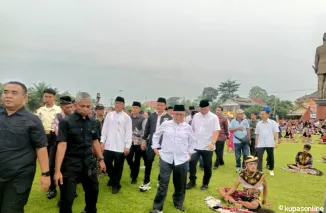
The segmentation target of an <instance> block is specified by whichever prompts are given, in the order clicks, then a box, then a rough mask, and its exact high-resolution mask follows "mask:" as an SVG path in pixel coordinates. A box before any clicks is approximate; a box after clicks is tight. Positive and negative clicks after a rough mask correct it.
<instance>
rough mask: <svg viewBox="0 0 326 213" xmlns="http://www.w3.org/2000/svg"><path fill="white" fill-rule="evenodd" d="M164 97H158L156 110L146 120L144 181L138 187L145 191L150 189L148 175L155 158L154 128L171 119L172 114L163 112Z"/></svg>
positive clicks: (164, 106)
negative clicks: (153, 147)
mask: <svg viewBox="0 0 326 213" xmlns="http://www.w3.org/2000/svg"><path fill="white" fill-rule="evenodd" d="M165 108H166V99H165V98H158V100H157V104H156V112H155V113H153V114H151V115H150V116H149V117H148V119H147V122H146V127H145V132H144V137H143V140H145V141H146V140H147V139H148V140H147V145H146V146H147V151H146V155H145V178H144V183H143V184H142V185H141V186H140V187H139V189H140V191H142V192H145V191H147V190H149V189H151V186H150V185H151V183H150V176H151V172H152V166H153V161H154V158H155V152H154V150H153V149H152V147H151V146H152V144H153V142H152V139H153V135H154V133H155V132H156V129H157V128H158V127H159V126H161V124H162V123H163V122H164V121H167V120H172V116H171V115H169V114H167V113H166V112H165Z"/></svg>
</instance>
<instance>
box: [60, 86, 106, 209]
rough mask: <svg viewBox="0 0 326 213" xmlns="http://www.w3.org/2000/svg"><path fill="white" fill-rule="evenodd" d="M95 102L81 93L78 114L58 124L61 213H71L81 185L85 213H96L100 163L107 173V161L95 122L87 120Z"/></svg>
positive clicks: (86, 94) (77, 102) (77, 104)
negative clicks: (79, 184)
mask: <svg viewBox="0 0 326 213" xmlns="http://www.w3.org/2000/svg"><path fill="white" fill-rule="evenodd" d="M91 107H92V99H91V97H90V95H89V94H88V93H85V92H80V93H78V95H77V97H76V104H75V108H76V111H75V112H74V113H73V114H71V115H68V116H66V117H65V118H63V119H62V120H61V121H60V123H59V135H58V141H59V144H58V148H57V154H56V164H55V169H56V171H55V175H54V180H55V183H56V185H60V191H61V193H60V195H61V196H60V198H61V202H60V213H72V205H73V202H74V199H75V197H76V185H77V183H78V182H80V183H81V184H82V185H83V188H84V191H85V202H86V207H85V209H84V213H96V212H97V209H96V203H97V198H98V192H99V186H98V179H97V159H96V158H95V157H94V156H93V152H92V150H94V153H95V154H96V156H97V158H98V159H100V162H99V165H100V166H99V167H100V170H102V171H103V170H105V169H106V168H105V164H104V158H103V154H102V151H101V147H100V143H99V141H98V129H97V124H96V121H95V120H94V118H92V117H90V116H88V114H89V112H90V110H91Z"/></svg>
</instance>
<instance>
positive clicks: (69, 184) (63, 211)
mask: <svg viewBox="0 0 326 213" xmlns="http://www.w3.org/2000/svg"><path fill="white" fill-rule="evenodd" d="M79 182H80V183H81V184H82V186H83V189H84V191H85V203H86V207H85V209H84V210H85V211H86V212H87V213H96V212H97V209H96V203H97V198H98V193H99V185H98V179H97V175H91V176H88V169H87V168H86V167H85V169H84V170H83V171H82V172H78V173H77V172H75V173H70V174H67V175H66V174H64V177H63V185H60V213H72V205H73V202H74V199H75V197H76V186H77V183H79Z"/></svg>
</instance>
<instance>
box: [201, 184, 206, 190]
mask: <svg viewBox="0 0 326 213" xmlns="http://www.w3.org/2000/svg"><path fill="white" fill-rule="evenodd" d="M200 189H201V190H207V189H208V185H206V184H203V185H202V187H201V188H200Z"/></svg>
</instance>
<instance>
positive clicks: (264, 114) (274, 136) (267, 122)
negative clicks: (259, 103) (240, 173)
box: [255, 107, 279, 176]
mask: <svg viewBox="0 0 326 213" xmlns="http://www.w3.org/2000/svg"><path fill="white" fill-rule="evenodd" d="M270 111H271V110H270V109H269V108H268V107H264V108H263V110H262V111H261V113H260V117H261V121H259V122H258V123H257V126H256V131H255V133H256V153H257V157H258V170H259V171H261V172H262V171H263V168H262V167H263V166H262V165H263V157H264V152H265V150H266V152H267V160H268V162H267V164H268V168H269V174H270V175H271V176H274V175H275V174H274V147H277V145H278V132H279V129H278V125H277V123H276V122H275V121H274V120H271V119H269V113H270Z"/></svg>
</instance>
